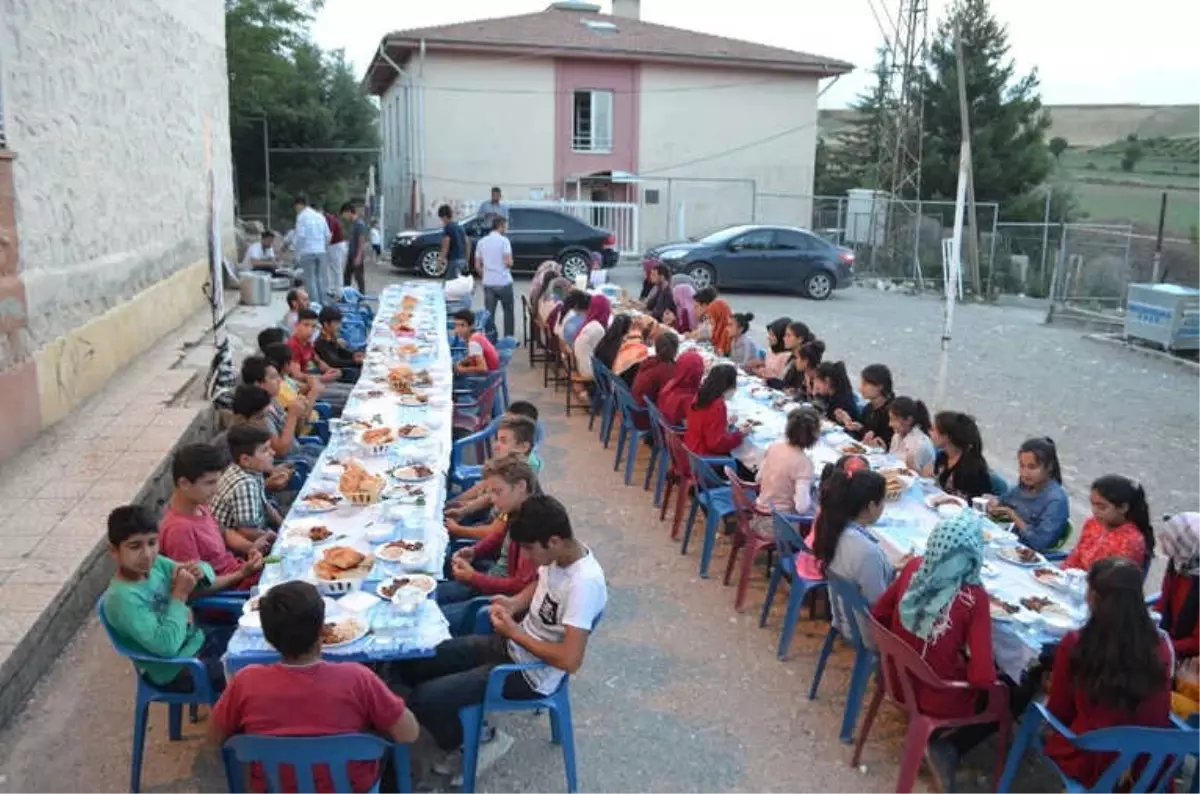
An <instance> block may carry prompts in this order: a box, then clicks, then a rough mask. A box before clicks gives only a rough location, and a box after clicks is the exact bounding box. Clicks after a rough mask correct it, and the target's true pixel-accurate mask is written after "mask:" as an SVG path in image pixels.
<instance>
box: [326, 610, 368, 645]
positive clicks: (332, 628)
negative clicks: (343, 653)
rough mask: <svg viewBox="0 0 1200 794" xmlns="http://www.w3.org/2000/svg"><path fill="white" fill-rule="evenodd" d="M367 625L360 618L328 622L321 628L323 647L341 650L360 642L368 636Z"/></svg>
mask: <svg viewBox="0 0 1200 794" xmlns="http://www.w3.org/2000/svg"><path fill="white" fill-rule="evenodd" d="M367 631H368V627H367V624H366V623H364V622H363V621H361V620H359V619H358V618H351V617H347V618H341V619H340V620H327V621H325V624H324V625H323V626H321V645H322V646H324V647H325V648H340V647H342V646H344V645H349V644H350V643H352V642H358V641H359V640H361V639H362V638H363V637H365V636H367Z"/></svg>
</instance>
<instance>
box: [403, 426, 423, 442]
mask: <svg viewBox="0 0 1200 794" xmlns="http://www.w3.org/2000/svg"><path fill="white" fill-rule="evenodd" d="M396 438H398V439H399V440H400V441H418V440H420V439H422V438H429V428H428V427H426V426H425V425H413V426H412V427H410V428H409V430H408V433H407V434H403V433H400V432H397V433H396Z"/></svg>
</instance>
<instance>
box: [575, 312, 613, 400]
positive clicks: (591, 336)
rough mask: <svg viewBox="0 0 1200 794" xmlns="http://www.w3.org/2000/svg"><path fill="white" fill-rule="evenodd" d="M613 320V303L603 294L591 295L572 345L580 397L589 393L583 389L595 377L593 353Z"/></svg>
mask: <svg viewBox="0 0 1200 794" xmlns="http://www.w3.org/2000/svg"><path fill="white" fill-rule="evenodd" d="M611 321H612V304H611V303H609V301H608V298H606V297H604V296H603V295H593V296H591V298H590V299H589V300H588V310H587V314H586V316H585V317H584V320H583V326H582V327H581V328H580V329H579V334H578V335H577V336H576V337H575V342H574V344H572V346H571V348H572V350H573V352H574V353H575V366H576V368H577V371H576V373H575V379H576V381H577V383H576V389H577V391H580V397H584V398H586V396H587V395H586V392H585V391H584V390H583V389H584V387H585V386H590V384H591V382H592V381H593V380H594V379H595V376H594V375H593V373H592V354H593V353H594V352H595V351H596V345H598V344H600V340H601V339H603V338H604V334H605V332H607V331H608V324H609V322H611Z"/></svg>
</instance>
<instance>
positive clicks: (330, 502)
mask: <svg viewBox="0 0 1200 794" xmlns="http://www.w3.org/2000/svg"><path fill="white" fill-rule="evenodd" d="M341 504H342V497H340V496H338V495H337V494H332V493H329V492H328V491H313V492H312V493H310V494H309V495H308V496H306V497H304V498H303V499H301V500H300V506H301V507H302V508H303V509H304V510H306V511H307V512H309V513H328V512H330V511H332V510H337V509H338V508H339V507H340V506H341Z"/></svg>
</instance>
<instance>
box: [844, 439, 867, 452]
mask: <svg viewBox="0 0 1200 794" xmlns="http://www.w3.org/2000/svg"><path fill="white" fill-rule="evenodd" d="M838 452H840V453H842V454H843V455H866V454H867V447H866V445H865V444H860V443H858V442H857V441H848V442H846V443H845V444H842V445H841V446H840V447H838Z"/></svg>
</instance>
